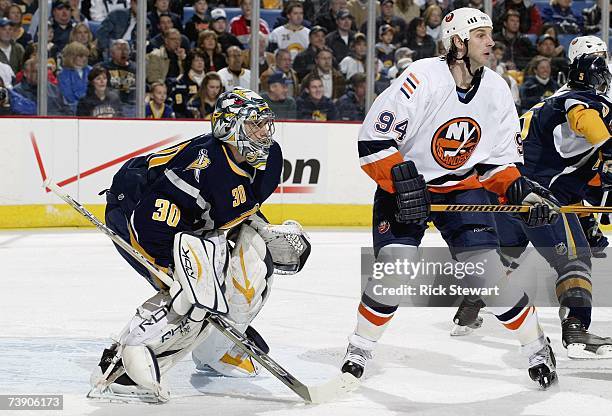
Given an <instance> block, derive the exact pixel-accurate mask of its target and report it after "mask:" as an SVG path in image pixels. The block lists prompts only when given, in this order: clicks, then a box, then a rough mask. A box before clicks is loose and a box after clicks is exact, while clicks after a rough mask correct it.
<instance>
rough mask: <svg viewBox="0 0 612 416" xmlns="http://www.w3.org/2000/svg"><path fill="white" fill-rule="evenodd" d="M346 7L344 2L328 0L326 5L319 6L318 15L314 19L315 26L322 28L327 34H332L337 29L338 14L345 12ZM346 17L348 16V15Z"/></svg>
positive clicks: (343, 0) (342, 0)
mask: <svg viewBox="0 0 612 416" xmlns="http://www.w3.org/2000/svg"><path fill="white" fill-rule="evenodd" d="M325 6H327V7H325ZM346 6H347V2H346V0H329V2H328V3H327V5H322V6H321V9H320V10H319V14H317V16H316V17H315V25H318V26H323V27H324V28H325V30H327V33H332V32H333V31H335V30H336V28H337V24H338V12H339V11H340V10H346ZM348 15H349V16H350V13H349V14H348ZM351 24H352V21H351Z"/></svg>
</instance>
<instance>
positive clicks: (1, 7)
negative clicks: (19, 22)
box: [0, 0, 12, 17]
mask: <svg viewBox="0 0 612 416" xmlns="http://www.w3.org/2000/svg"><path fill="white" fill-rule="evenodd" d="M11 4H12V1H11V0H0V16H1V17H6V16H7V14H8V9H9V7H11Z"/></svg>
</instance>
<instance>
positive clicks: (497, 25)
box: [493, 0, 542, 34]
mask: <svg viewBox="0 0 612 416" xmlns="http://www.w3.org/2000/svg"><path fill="white" fill-rule="evenodd" d="M508 10H516V11H517V12H518V13H519V17H520V26H519V31H520V32H521V33H531V34H537V33H539V31H540V29H541V28H542V16H541V15H540V9H539V8H538V6H536V5H535V4H534V3H532V2H531V1H529V0H497V2H496V3H495V6H494V7H493V27H494V29H493V30H494V31H495V32H498V31H500V30H501V29H502V27H503V25H504V16H505V14H506V12H507V11H508Z"/></svg>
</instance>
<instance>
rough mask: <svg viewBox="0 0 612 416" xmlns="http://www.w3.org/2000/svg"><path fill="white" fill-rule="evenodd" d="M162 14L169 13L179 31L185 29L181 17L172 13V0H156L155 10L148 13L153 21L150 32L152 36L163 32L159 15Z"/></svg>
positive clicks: (150, 20)
mask: <svg viewBox="0 0 612 416" xmlns="http://www.w3.org/2000/svg"><path fill="white" fill-rule="evenodd" d="M162 14H169V15H170V18H171V19H172V23H173V24H174V28H175V29H177V30H178V31H179V32H182V31H183V24H182V22H181V18H180V17H179V16H178V15H177V14H176V13H172V12H171V11H170V0H155V3H154V6H153V10H152V11H150V12H149V13H148V14H147V17H148V18H149V22H150V23H151V32H150V33H149V36H150V37H155V36H157V35H158V34H160V33H161V29H160V27H159V17H160V16H161V15H162Z"/></svg>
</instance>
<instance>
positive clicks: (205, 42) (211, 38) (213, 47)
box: [196, 30, 227, 72]
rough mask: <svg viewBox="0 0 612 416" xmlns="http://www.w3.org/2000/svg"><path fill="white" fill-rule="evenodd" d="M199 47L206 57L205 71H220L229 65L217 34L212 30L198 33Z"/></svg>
mask: <svg viewBox="0 0 612 416" xmlns="http://www.w3.org/2000/svg"><path fill="white" fill-rule="evenodd" d="M196 46H197V48H198V49H199V50H200V52H201V54H202V56H203V57H204V72H210V71H214V72H218V71H219V70H221V69H223V68H225V67H226V66H227V62H226V60H225V56H224V55H223V53H222V52H221V45H220V44H219V42H217V34H216V33H215V32H214V31H212V30H203V31H202V32H200V34H199V35H198V43H197V45H196Z"/></svg>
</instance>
